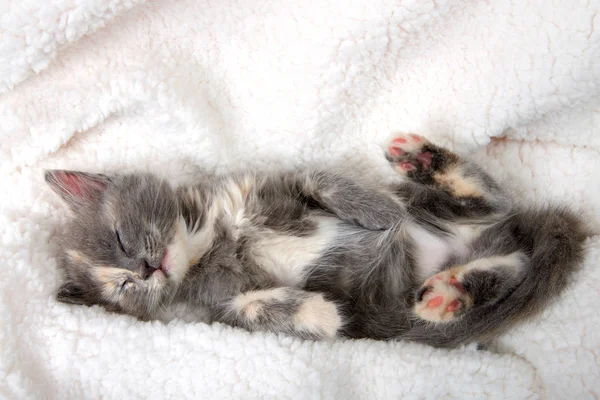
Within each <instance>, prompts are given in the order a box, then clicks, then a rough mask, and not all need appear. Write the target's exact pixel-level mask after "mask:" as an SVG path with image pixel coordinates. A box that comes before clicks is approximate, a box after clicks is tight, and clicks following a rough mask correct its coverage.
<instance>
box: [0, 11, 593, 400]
mask: <svg viewBox="0 0 600 400" xmlns="http://www.w3.org/2000/svg"><path fill="white" fill-rule="evenodd" d="M0 3H1V4H0V7H1V15H0V118H1V119H0V122H1V124H0V125H1V126H0V129H1V138H0V139H1V140H0V187H1V188H2V190H3V193H2V195H0V210H1V213H0V235H1V248H0V259H1V260H2V264H3V268H2V274H0V318H1V321H2V322H1V327H0V352H1V355H0V397H2V398H10V399H25V398H28V399H29V398H48V399H67V398H72V399H84V398H87V399H96V398H104V399H125V398H127V399H130V398H140V399H144V398H173V399H179V398H194V399H197V398H205V399H217V398H243V399H248V398H278V399H279V398H301V399H309V398H310V399H313V398H337V399H354V398H357V399H374V398H403V399H420V398H428V399H441V398H446V399H467V398H475V399H483V398H496V399H511V398H512V399H524V398H533V399H536V398H569V399H592V398H598V397H599V396H600V367H599V362H600V361H599V360H600V335H599V334H598V328H599V327H600V311H599V310H600V307H598V305H599V304H600V290H599V289H598V288H599V287H600V269H599V268H598V266H597V264H598V261H599V260H600V240H599V239H598V237H597V236H594V237H592V238H590V241H589V248H590V251H589V255H588V258H587V262H586V265H585V268H584V270H583V271H582V273H581V274H580V276H579V277H578V279H577V282H575V284H574V285H573V286H572V289H571V290H570V291H569V292H568V293H566V294H565V296H563V298H561V299H560V301H558V302H557V303H556V304H554V305H553V306H552V307H550V308H549V309H548V310H547V312H545V313H544V314H543V315H542V316H540V317H539V318H536V319H535V320H534V321H532V322H530V323H528V324H527V325H524V326H521V327H519V328H518V329H516V330H514V331H512V332H511V333H510V334H508V335H506V336H505V337H503V338H501V339H500V340H498V341H497V342H496V343H495V345H494V346H493V347H492V348H491V349H489V350H487V351H478V350H475V349H474V348H473V347H467V348H462V349H456V350H452V351H448V350H434V349H431V348H428V347H425V346H420V345H415V344H410V343H383V342H374V341H367V340H364V341H340V342H335V343H313V342H302V341H299V340H295V339H290V338H285V337H279V336H276V335H272V334H250V333H247V332H243V331H241V330H237V329H233V328H230V327H227V326H222V325H219V324H215V325H212V326H209V325H205V324H203V323H185V322H183V321H175V322H172V323H170V324H168V325H164V324H161V323H158V322H154V323H142V322H138V321H135V320H134V319H132V318H129V317H126V316H117V315H109V314H107V313H105V312H104V311H102V310H101V309H99V308H91V309H88V308H84V307H73V306H68V305H64V304H58V303H57V302H56V301H55V300H54V297H53V293H54V290H55V288H56V285H57V282H58V277H59V275H58V273H57V268H56V259H55V256H54V255H55V251H56V247H55V245H54V244H53V229H54V227H55V226H57V225H58V224H60V223H62V222H64V221H65V219H66V218H67V212H66V210H65V209H64V207H62V205H61V204H60V202H59V200H58V199H57V198H56V197H55V196H54V195H53V194H52V193H51V192H50V191H49V190H48V189H47V188H46V187H45V185H44V184H43V180H42V171H43V169H44V168H59V167H60V168H71V169H84V170H89V171H111V170H112V171H114V170H123V171H131V170H135V169H140V168H145V169H149V170H151V171H156V172H160V173H163V174H168V175H169V176H172V177H173V179H174V180H177V179H186V178H189V177H190V176H193V174H194V171H197V169H198V168H209V169H214V170H216V171H226V170H230V169H238V168H249V167H258V168H268V169H278V168H295V167H297V166H301V165H306V164H320V165H323V166H329V165H339V164H341V165H343V166H344V167H345V168H346V169H348V170H350V171H351V172H353V173H359V174H369V175H370V176H372V177H373V179H385V178H386V174H389V173H390V172H389V171H388V169H386V168H385V162H384V160H383V158H382V155H381V154H382V153H381V149H380V145H381V144H382V143H383V142H384V140H385V138H386V137H388V136H389V134H390V133H391V132H393V131H416V132H420V133H423V134H425V135H426V136H428V137H429V138H431V139H433V140H435V141H437V142H438V143H440V144H443V145H447V146H450V147H452V148H454V149H455V150H456V151H458V152H460V153H461V154H465V155H468V154H471V155H473V156H474V157H476V158H477V160H478V161H479V162H481V163H482V164H483V165H484V166H485V167H486V168H487V169H488V170H489V171H490V172H491V173H492V174H493V175H494V176H496V177H497V178H499V179H502V180H504V181H506V182H507V184H509V185H510V186H511V187H512V188H513V189H515V194H516V195H517V196H518V197H519V198H522V199H524V200H527V201H535V202H538V203H541V204H543V203H544V202H548V201H560V202H564V203H569V204H571V205H572V206H573V207H574V208H575V209H576V210H579V211H581V212H583V213H584V214H585V215H586V216H587V218H588V220H589V221H590V224H591V226H592V227H593V229H594V230H595V232H596V233H598V232H599V231H600V223H599V221H598V215H599V214H600V184H599V182H600V180H599V179H598V178H597V177H598V175H599V174H600V155H599V151H600V134H599V133H600V132H599V129H600V128H599V127H600V95H599V94H600V91H599V89H600V12H599V11H600V0H587V1H585V0H581V1H579V0H572V1H560V0H513V1H510V0H494V1H487V2H486V1H478V0H395V1H391V0H368V1H367V0H364V1H347V0H307V1H296V0H249V1H236V0H178V1H173V0H146V1H144V0H56V1H43V0H21V1H15V0H4V1H2V2H0Z"/></svg>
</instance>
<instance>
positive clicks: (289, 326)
mask: <svg viewBox="0 0 600 400" xmlns="http://www.w3.org/2000/svg"><path fill="white" fill-rule="evenodd" d="M217 315H218V318H217V319H218V320H219V321H220V322H224V323H227V324H230V325H233V326H238V327H241V328H244V329H247V330H249V331H269V332H276V333H285V334H287V335H291V336H296V337H300V338H303V339H310V340H320V339H333V338H335V337H336V336H337V335H338V332H339V330H340V328H341V327H342V325H343V320H342V317H341V313H340V311H339V309H338V306H337V305H336V304H335V303H334V302H332V301H328V300H326V299H325V298H324V297H323V295H322V294H320V293H313V292H306V291H303V290H298V289H292V288H288V287H280V288H275V289H267V290H254V291H248V292H244V293H241V294H239V295H237V296H235V297H234V298H232V299H231V300H230V301H228V302H227V303H226V304H225V305H224V306H223V307H221V308H220V310H219V311H218V313H217Z"/></svg>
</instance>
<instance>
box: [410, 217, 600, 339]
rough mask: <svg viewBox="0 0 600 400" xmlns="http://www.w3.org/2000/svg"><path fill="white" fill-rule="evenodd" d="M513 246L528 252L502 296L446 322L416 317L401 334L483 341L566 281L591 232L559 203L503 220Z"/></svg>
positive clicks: (542, 303)
mask: <svg viewBox="0 0 600 400" xmlns="http://www.w3.org/2000/svg"><path fill="white" fill-rule="evenodd" d="M505 224H506V225H505V228H507V229H510V234H511V235H512V236H513V237H516V239H517V242H518V246H519V247H520V248H521V249H524V250H525V253H526V254H527V255H528V256H529V257H530V265H529V267H528V270H527V272H526V274H525V277H524V279H523V280H522V281H521V282H520V284H519V285H518V286H517V287H516V288H514V289H513V290H512V292H511V293H510V294H508V295H507V296H506V297H504V298H503V299H502V300H500V301H498V302H496V303H493V304H490V305H488V306H482V307H480V308H474V309H473V310H471V311H469V312H467V313H466V314H465V315H464V316H463V317H461V318H459V319H458V320H457V321H454V322H451V323H448V324H431V323H426V322H418V323H416V324H415V326H413V327H412V328H411V329H410V330H409V331H408V332H406V334H405V335H402V337H401V339H407V340H414V341H418V342H424V343H427V344H430V345H433V346H438V347H453V346H458V345H460V344H465V343H468V342H472V341H478V342H485V341H487V340H490V339H492V338H494V337H496V336H498V335H499V334H501V333H503V332H505V331H506V330H507V329H509V328H511V327H512V326H513V325H515V324H516V323H518V322H520V321H522V320H524V319H527V318H530V317H531V316H533V315H536V314H537V313H539V312H540V311H541V310H543V309H544V307H546V306H547V305H548V304H549V303H550V302H551V301H553V300H555V299H556V298H557V297H558V296H559V295H560V294H561V293H562V292H563V291H564V290H565V288H566V287H567V286H568V285H569V283H570V282H571V280H572V279H573V277H574V275H575V272H576V271H577V270H578V269H579V268H580V267H581V265H582V262H583V259H584V256H585V245H584V242H585V240H586V238H587V237H588V236H590V235H591V231H590V230H589V228H588V227H587V226H586V224H585V223H584V222H583V221H582V219H580V218H579V217H578V216H577V215H575V214H574V213H572V212H571V211H569V210H568V209H566V208H564V207H550V208H545V209H543V210H540V209H534V210H529V211H524V212H521V213H518V214H516V215H514V216H511V217H509V219H508V220H507V221H505Z"/></svg>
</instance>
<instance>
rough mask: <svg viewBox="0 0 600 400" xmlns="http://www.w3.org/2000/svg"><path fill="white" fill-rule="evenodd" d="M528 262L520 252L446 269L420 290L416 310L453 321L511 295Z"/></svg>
mask: <svg viewBox="0 0 600 400" xmlns="http://www.w3.org/2000/svg"><path fill="white" fill-rule="evenodd" d="M527 263H528V259H527V257H526V256H525V255H524V254H523V253H520V252H517V253H512V254H510V255H507V256H496V257H489V258H480V259H477V260H475V261H472V262H470V263H468V264H465V265H461V266H456V267H452V268H450V269H447V270H444V271H442V272H440V273H438V274H436V275H434V276H432V277H431V278H429V279H427V280H426V281H425V283H424V284H423V285H422V286H421V288H420V289H419V290H418V291H417V293H416V297H415V306H414V312H415V314H417V316H419V317H420V318H421V319H424V320H427V321H431V322H449V321H452V320H453V319H454V318H457V317H459V316H460V315H462V314H463V313H465V312H467V311H468V310H469V309H471V308H473V307H478V306H481V305H485V304H490V303H493V302H495V301H497V300H499V299H501V298H502V297H503V296H504V295H506V294H508V293H509V292H510V291H511V290H512V289H513V288H515V287H516V285H518V284H519V282H520V281H521V280H522V278H523V274H524V272H525V269H526V266H527Z"/></svg>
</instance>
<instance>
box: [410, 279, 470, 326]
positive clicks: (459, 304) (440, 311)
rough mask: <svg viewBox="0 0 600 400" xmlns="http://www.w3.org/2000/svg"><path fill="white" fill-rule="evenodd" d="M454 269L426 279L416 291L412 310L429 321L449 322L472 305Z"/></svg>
mask: <svg viewBox="0 0 600 400" xmlns="http://www.w3.org/2000/svg"><path fill="white" fill-rule="evenodd" d="M456 272H457V271H456V270H455V269H452V270H446V271H442V272H440V273H438V274H436V275H434V276H432V277H431V278H429V279H427V281H425V283H424V284H423V286H421V288H420V289H419V290H418V291H417V294H416V299H415V300H416V301H415V307H414V311H415V313H416V314H417V315H418V316H419V317H420V318H422V319H424V320H426V321H431V322H449V321H451V320H452V319H454V318H456V317H458V316H460V315H461V314H462V313H463V312H465V311H466V310H467V309H469V308H470V307H471V306H472V305H473V300H472V298H471V296H470V295H469V294H468V293H467V292H466V291H465V288H464V286H463V284H462V278H463V276H462V274H456Z"/></svg>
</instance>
